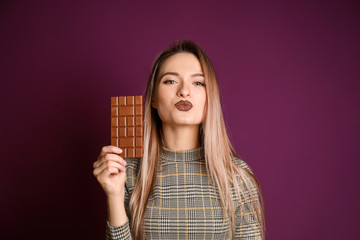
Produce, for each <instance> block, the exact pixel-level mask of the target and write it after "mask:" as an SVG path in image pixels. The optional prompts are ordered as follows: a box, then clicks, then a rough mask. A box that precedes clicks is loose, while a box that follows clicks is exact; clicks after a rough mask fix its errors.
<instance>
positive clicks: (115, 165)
mask: <svg viewBox="0 0 360 240" xmlns="http://www.w3.org/2000/svg"><path fill="white" fill-rule="evenodd" d="M106 169H108V170H111V171H113V170H112V169H117V172H116V173H120V172H125V171H126V169H125V167H124V166H123V165H121V164H119V163H117V162H114V161H106V162H104V163H103V164H101V165H100V166H99V167H97V168H95V169H94V171H93V174H94V175H95V176H97V175H98V174H100V173H101V172H103V171H104V170H106Z"/></svg>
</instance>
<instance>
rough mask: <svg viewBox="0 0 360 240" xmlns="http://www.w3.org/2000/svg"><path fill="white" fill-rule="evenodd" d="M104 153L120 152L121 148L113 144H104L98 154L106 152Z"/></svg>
mask: <svg viewBox="0 0 360 240" xmlns="http://www.w3.org/2000/svg"><path fill="white" fill-rule="evenodd" d="M106 153H116V154H120V153H122V149H121V148H118V147H115V146H111V145H110V146H105V147H103V148H102V149H101V152H100V154H103V155H104V154H106Z"/></svg>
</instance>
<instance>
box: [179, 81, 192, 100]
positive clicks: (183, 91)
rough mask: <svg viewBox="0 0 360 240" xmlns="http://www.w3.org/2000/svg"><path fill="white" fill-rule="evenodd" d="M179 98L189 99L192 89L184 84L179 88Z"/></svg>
mask: <svg viewBox="0 0 360 240" xmlns="http://www.w3.org/2000/svg"><path fill="white" fill-rule="evenodd" d="M177 94H178V96H179V97H188V96H190V88H189V87H188V86H186V84H184V83H182V84H180V86H179V89H178V92H177Z"/></svg>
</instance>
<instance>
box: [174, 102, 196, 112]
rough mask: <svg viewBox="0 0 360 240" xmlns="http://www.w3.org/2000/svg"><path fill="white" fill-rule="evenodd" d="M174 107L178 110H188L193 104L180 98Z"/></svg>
mask: <svg viewBox="0 0 360 240" xmlns="http://www.w3.org/2000/svg"><path fill="white" fill-rule="evenodd" d="M175 107H176V108H177V109H178V110H180V111H189V110H190V109H192V107H193V105H192V104H191V102H189V101H188V100H186V101H184V100H181V101H179V102H177V103H176V104H175Z"/></svg>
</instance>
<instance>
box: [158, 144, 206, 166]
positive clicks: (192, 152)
mask: <svg viewBox="0 0 360 240" xmlns="http://www.w3.org/2000/svg"><path fill="white" fill-rule="evenodd" d="M161 159H163V160H165V161H168V162H192V161H199V160H202V159H204V147H197V148H193V149H186V150H171V149H168V148H166V147H163V153H162V156H161Z"/></svg>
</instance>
